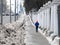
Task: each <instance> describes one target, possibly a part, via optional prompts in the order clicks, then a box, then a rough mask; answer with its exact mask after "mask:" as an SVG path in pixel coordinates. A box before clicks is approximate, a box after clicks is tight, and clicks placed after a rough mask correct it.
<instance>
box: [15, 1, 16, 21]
mask: <svg viewBox="0 0 60 45" xmlns="http://www.w3.org/2000/svg"><path fill="white" fill-rule="evenodd" d="M15 21H16V0H15Z"/></svg>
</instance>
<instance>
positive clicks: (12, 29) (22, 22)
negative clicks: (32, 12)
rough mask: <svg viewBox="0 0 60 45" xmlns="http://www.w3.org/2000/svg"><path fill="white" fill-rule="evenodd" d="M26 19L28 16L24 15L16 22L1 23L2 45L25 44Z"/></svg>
mask: <svg viewBox="0 0 60 45" xmlns="http://www.w3.org/2000/svg"><path fill="white" fill-rule="evenodd" d="M26 21H27V16H26V15H22V16H20V18H19V20H17V21H16V22H13V23H11V24H10V23H8V24H5V25H4V26H3V25H0V45H3V44H4V45H24V36H25V30H26V28H27V22H26Z"/></svg>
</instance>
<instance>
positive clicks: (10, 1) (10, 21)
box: [10, 0, 11, 23]
mask: <svg viewBox="0 0 60 45" xmlns="http://www.w3.org/2000/svg"><path fill="white" fill-rule="evenodd" d="M10 23H11V0H10Z"/></svg>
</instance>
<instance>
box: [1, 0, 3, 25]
mask: <svg viewBox="0 0 60 45" xmlns="http://www.w3.org/2000/svg"><path fill="white" fill-rule="evenodd" d="M2 24H3V0H1V25H2Z"/></svg>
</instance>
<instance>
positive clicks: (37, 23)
mask: <svg viewBox="0 0 60 45" xmlns="http://www.w3.org/2000/svg"><path fill="white" fill-rule="evenodd" d="M35 27H36V32H38V27H39V22H38V21H36V22H35Z"/></svg>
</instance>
